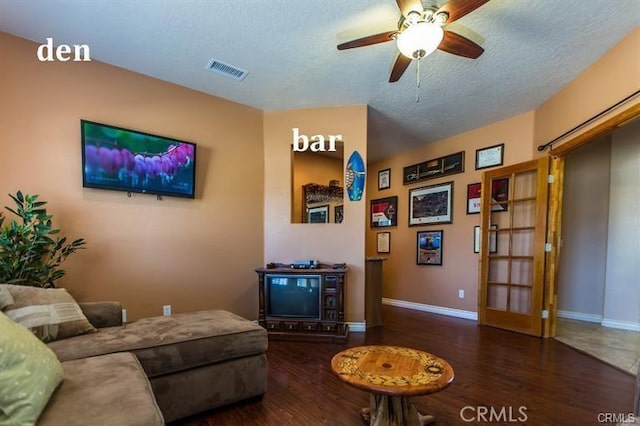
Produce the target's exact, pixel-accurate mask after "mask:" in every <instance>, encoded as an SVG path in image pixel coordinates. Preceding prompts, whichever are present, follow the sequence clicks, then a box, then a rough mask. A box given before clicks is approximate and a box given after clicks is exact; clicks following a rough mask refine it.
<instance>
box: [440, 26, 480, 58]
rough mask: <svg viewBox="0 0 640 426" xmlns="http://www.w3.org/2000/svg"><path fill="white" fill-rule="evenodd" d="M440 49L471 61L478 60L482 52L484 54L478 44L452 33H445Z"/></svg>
mask: <svg viewBox="0 0 640 426" xmlns="http://www.w3.org/2000/svg"><path fill="white" fill-rule="evenodd" d="M438 49H440V50H442V51H443V52H447V53H452V54H454V55H458V56H464V57H465V58H471V59H476V58H477V57H478V56H480V55H482V52H484V49H483V48H482V47H480V46H478V45H477V44H476V43H474V42H472V41H471V40H469V39H468V38H466V37H463V36H461V35H460V34H456V33H454V32H452V31H445V32H444V37H443V39H442V42H440V45H439V46H438Z"/></svg>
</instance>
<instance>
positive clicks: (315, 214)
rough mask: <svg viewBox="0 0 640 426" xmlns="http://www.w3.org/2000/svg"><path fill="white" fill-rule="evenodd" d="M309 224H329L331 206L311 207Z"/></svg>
mask: <svg viewBox="0 0 640 426" xmlns="http://www.w3.org/2000/svg"><path fill="white" fill-rule="evenodd" d="M307 223H329V205H328V204H327V205H324V206H318V207H309V208H308V209H307Z"/></svg>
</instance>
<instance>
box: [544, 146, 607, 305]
mask: <svg viewBox="0 0 640 426" xmlns="http://www.w3.org/2000/svg"><path fill="white" fill-rule="evenodd" d="M610 157H611V137H610V136H605V137H602V138H600V139H598V140H597V141H594V142H593V143H589V144H587V145H585V146H583V147H581V148H580V149H578V150H576V151H573V152H571V153H570V154H569V155H567V159H566V163H565V180H564V199H563V202H562V205H563V209H562V250H561V253H560V267H559V274H558V282H557V288H558V309H559V310H562V311H569V312H577V313H581V314H590V315H596V316H602V314H603V308H604V291H605V271H606V269H607V233H608V217H609V174H610V171H611V166H610Z"/></svg>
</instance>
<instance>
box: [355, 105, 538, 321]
mask: <svg viewBox="0 0 640 426" xmlns="http://www.w3.org/2000/svg"><path fill="white" fill-rule="evenodd" d="M533 119H534V115H533V112H530V113H526V114H522V115H519V116H516V117H513V118H511V119H508V120H505V121H501V122H498V123H494V124H492V125H490V126H486V127H482V128H479V129H475V130H472V131H470V132H466V133H463V134H460V135H457V136H454V137H452V138H448V139H444V140H442V141H438V142H436V143H433V144H428V145H425V146H423V147H420V148H417V149H414V150H411V151H407V152H404V153H401V154H399V155H397V156H394V157H392V158H389V159H387V160H384V161H380V162H377V163H375V164H372V165H370V167H369V177H368V179H367V190H368V193H369V196H368V200H371V199H376V198H382V197H389V196H393V195H397V196H398V226H397V227H393V228H375V229H371V228H369V227H368V225H367V246H366V252H367V256H376V255H377V253H376V234H377V232H381V231H390V232H391V253H389V254H385V255H384V256H385V257H386V258H387V261H385V262H384V263H383V276H384V277H383V297H386V298H391V299H396V300H401V301H409V302H415V303H422V304H427V305H434V306H442V307H448V308H453V309H461V310H466V311H476V307H477V281H478V270H477V269H478V268H477V265H478V254H476V253H473V228H474V226H476V225H479V224H480V215H479V214H471V215H468V214H467V213H466V211H467V208H466V193H467V185H468V184H470V183H475V182H480V179H481V172H482V171H483V170H475V154H476V149H478V148H482V147H487V146H491V145H496V144H499V143H504V144H505V147H504V165H509V164H515V163H519V162H522V161H526V160H530V159H531V154H530V153H531V148H532V144H533ZM459 151H465V171H464V173H460V174H456V175H451V176H445V177H441V178H438V179H433V180H427V181H422V182H418V183H414V184H411V185H407V186H404V185H403V184H402V169H403V167H406V166H409V165H412V164H416V163H421V162H424V161H427V160H430V159H434V158H438V157H442V156H445V155H449V154H453V153H456V152H459ZM386 168H391V188H390V189H386V190H382V191H378V189H377V188H378V186H377V174H378V171H379V170H383V169H386ZM449 181H453V223H451V224H440V225H430V226H415V227H409V226H408V220H409V217H408V215H409V213H408V208H409V207H408V206H409V190H410V189H413V188H420V187H422V186H428V185H434V184H438V183H444V182H449ZM437 229H442V230H443V265H442V266H434V265H429V266H425V265H417V264H416V245H417V242H416V238H417V232H418V231H422V230H437ZM458 290H464V291H465V298H464V299H459V298H458Z"/></svg>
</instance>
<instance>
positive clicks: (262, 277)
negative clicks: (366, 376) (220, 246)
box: [256, 264, 349, 342]
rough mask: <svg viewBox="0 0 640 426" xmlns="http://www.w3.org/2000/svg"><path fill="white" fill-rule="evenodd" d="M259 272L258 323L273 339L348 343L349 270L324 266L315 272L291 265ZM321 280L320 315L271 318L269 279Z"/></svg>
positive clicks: (263, 269)
mask: <svg viewBox="0 0 640 426" xmlns="http://www.w3.org/2000/svg"><path fill="white" fill-rule="evenodd" d="M256 272H257V273H258V292H259V309H260V310H259V313H258V323H259V324H260V325H261V326H262V327H264V328H265V329H266V330H267V332H268V333H269V339H272V340H305V341H315V342H345V341H346V339H347V335H348V334H349V326H348V325H347V324H345V322H344V288H345V284H346V274H347V268H346V266H344V265H343V264H341V265H335V266H334V265H325V264H320V265H318V267H317V268H314V269H293V268H291V267H288V265H283V264H275V265H274V264H270V265H269V267H267V268H258V269H256ZM270 276H271V277H273V276H277V277H294V278H295V277H296V276H298V277H299V276H318V277H320V288H319V292H320V302H319V315H318V316H317V317H314V318H310V317H303V318H297V317H295V316H275V315H270V314H269V312H270V311H271V310H270V309H269V306H268V304H269V300H268V291H269V290H268V288H266V286H268V283H267V281H268V279H269V277H270Z"/></svg>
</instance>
